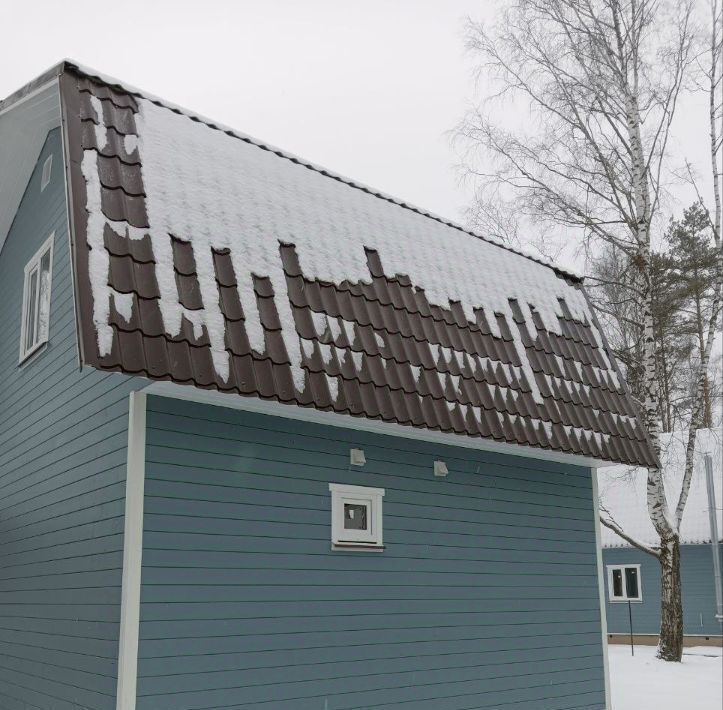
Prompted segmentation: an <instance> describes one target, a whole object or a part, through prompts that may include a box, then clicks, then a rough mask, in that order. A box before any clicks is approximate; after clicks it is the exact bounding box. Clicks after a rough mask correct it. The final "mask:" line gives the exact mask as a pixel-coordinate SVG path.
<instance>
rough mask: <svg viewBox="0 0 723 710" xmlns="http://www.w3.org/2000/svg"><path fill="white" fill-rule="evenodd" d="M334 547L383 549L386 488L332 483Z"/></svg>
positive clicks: (332, 540)
mask: <svg viewBox="0 0 723 710" xmlns="http://www.w3.org/2000/svg"><path fill="white" fill-rule="evenodd" d="M329 490H330V491H331V544H332V548H333V549H335V550H338V549H347V550H350V549H352V550H383V549H384V542H383V539H382V499H383V498H384V489H383V488H367V487H366V486H348V485H343V484H339V483H330V484H329Z"/></svg>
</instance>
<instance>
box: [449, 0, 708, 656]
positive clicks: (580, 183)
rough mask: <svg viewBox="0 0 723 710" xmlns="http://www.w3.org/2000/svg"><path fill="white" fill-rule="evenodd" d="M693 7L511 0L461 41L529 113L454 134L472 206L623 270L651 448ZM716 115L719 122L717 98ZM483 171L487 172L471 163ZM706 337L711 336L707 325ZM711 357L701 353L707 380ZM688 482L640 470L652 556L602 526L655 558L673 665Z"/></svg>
mask: <svg viewBox="0 0 723 710" xmlns="http://www.w3.org/2000/svg"><path fill="white" fill-rule="evenodd" d="M691 12H692V7H691V3H690V2H688V1H687V0H684V1H683V2H675V1H673V0H671V1H670V2H666V1H665V0H516V1H514V2H513V3H512V4H511V5H510V6H509V7H508V8H507V9H506V10H505V11H504V13H503V16H502V17H501V18H500V21H499V23H498V25H497V26H496V27H495V28H494V29H493V30H491V31H488V30H487V29H486V28H485V27H484V26H482V25H480V24H477V23H474V22H470V24H469V27H468V44H469V48H470V50H472V52H474V53H475V54H476V55H477V56H478V57H479V60H480V65H479V68H480V72H484V73H486V74H488V75H494V76H495V77H496V78H497V80H498V81H499V83H500V90H499V92H498V93H497V94H496V95H495V97H494V98H495V99H505V98H508V99H509V100H510V101H513V102H515V105H516V106H517V107H519V106H520V105H521V106H523V107H526V108H527V107H528V108H529V122H528V126H529V127H528V128H526V127H522V128H517V129H516V128H514V127H513V128H508V127H504V126H502V125H500V123H499V122H496V121H495V120H494V113H493V112H492V113H490V109H491V107H490V105H489V103H483V104H482V105H481V106H480V107H478V108H477V109H475V110H473V111H471V112H470V113H469V114H468V115H467V117H466V118H465V120H464V121H463V122H462V124H461V125H460V127H459V131H458V134H459V136H460V138H461V139H462V141H463V143H464V145H465V146H466V147H467V151H468V152H467V154H466V162H467V164H468V166H469V173H470V175H471V176H472V178H473V179H474V180H475V184H476V187H477V201H478V202H479V203H480V204H483V205H484V204H485V203H486V202H488V201H490V200H491V199H492V197H493V196H498V195H499V194H501V193H504V192H506V193H507V194H509V195H510V201H511V202H512V201H513V202H514V210H515V212H516V213H517V214H521V215H526V216H528V217H530V218H532V219H534V220H536V221H541V222H543V223H547V224H554V225H557V226H558V227H560V226H562V227H568V228H573V229H577V230H579V231H580V232H581V233H583V234H584V235H585V238H586V239H588V240H592V241H597V242H600V243H602V244H605V245H607V246H608V247H610V248H613V249H615V250H616V251H617V252H618V253H619V254H621V255H623V257H624V258H625V259H626V261H627V262H628V263H629V264H630V265H631V267H632V268H631V269H630V272H629V280H628V282H627V283H626V287H627V288H626V290H627V292H628V293H629V294H631V297H632V299H633V307H634V309H635V311H636V312H637V313H639V314H640V320H641V323H642V338H641V340H642V342H641V344H640V347H641V349H642V353H641V355H642V368H641V370H642V372H641V373H640V377H641V395H642V402H641V405H642V410H643V413H644V416H645V420H646V424H647V428H648V431H649V434H650V437H651V440H652V442H653V445H654V447H655V448H656V450H658V451H659V448H660V441H659V432H660V420H659V411H658V396H659V391H660V386H659V382H658V381H657V371H656V342H655V333H654V327H653V326H654V323H653V299H652V293H651V274H652V269H651V230H652V228H653V223H654V220H655V218H656V214H657V213H658V210H659V203H660V196H661V192H662V189H663V184H662V183H663V176H664V175H665V172H666V160H667V157H668V150H667V148H668V139H669V136H670V130H671V125H672V122H673V117H674V115H675V110H676V105H677V101H678V97H679V95H680V92H681V89H682V87H683V82H684V80H685V77H686V71H687V69H688V66H689V62H690V61H691V59H692V56H693V32H692V30H691ZM716 42H717V40H716V39H714V41H713V43H712V45H711V46H713V47H715V46H718V45H717V44H716ZM712 61H713V62H715V59H713V60H712ZM712 71H713V73H715V71H716V70H715V68H714V69H713V70H712ZM717 81H718V79H717V74H716V75H714V76H712V77H711V82H712V85H713V86H717V83H716V82H717ZM712 106H713V108H712V109H711V111H712V113H715V101H714V102H713V104H712ZM492 108H493V107H492ZM711 140H712V146H713V147H712V150H714V151H717V150H719V149H720V146H719V142H718V137H717V134H716V135H715V136H712V138H711ZM715 155H718V153H715ZM489 161H491V162H489ZM713 162H714V163H715V158H714V161H713ZM716 164H717V163H716ZM485 165H490V166H491V167H490V168H487V167H485V168H481V167H479V166H485ZM714 170H715V169H714ZM716 214H717V215H718V217H717V218H718V219H719V213H716ZM713 219H716V218H713ZM718 224H720V222H718ZM718 234H720V230H719V231H718ZM710 328H712V331H711V332H714V331H715V322H713V321H711V324H710ZM709 331H710V329H709ZM711 343H712V341H711ZM709 356H710V348H707V350H706V353H704V357H702V358H701V371H702V370H703V369H705V368H706V367H707V362H708V358H709ZM699 380H700V378H699ZM692 419H693V422H692V423H694V422H697V421H698V420H699V414H696V412H695V411H694V416H693V417H692ZM691 429H693V427H691ZM689 483H690V480H689V477H688V480H687V483H686V485H684V487H683V490H682V491H681V496H680V499H679V501H678V505H677V506H676V508H675V510H671V509H670V508H669V506H668V502H667V499H666V495H665V489H664V484H663V476H662V472H661V471H660V469H659V468H651V469H649V470H648V480H647V503H648V513H649V515H650V519H651V521H652V523H653V525H654V527H655V529H656V531H657V533H658V535H659V538H660V544H659V546H657V547H654V548H653V547H649V546H646V545H643V544H641V543H639V542H637V541H635V540H633V539H632V538H631V537H630V536H628V535H627V534H626V533H625V531H623V530H622V529H620V527H619V526H617V525H616V524H615V523H614V521H612V520H609V519H607V518H604V520H603V522H605V524H606V525H608V527H611V528H612V529H613V530H615V531H616V532H617V533H618V534H619V535H621V536H622V537H624V538H625V539H626V540H627V541H628V542H630V544H633V545H635V546H636V547H639V548H640V549H643V550H644V551H645V552H648V553H649V554H652V555H654V556H655V557H656V558H657V559H658V560H659V562H660V567H661V602H662V605H661V606H662V614H661V629H660V641H659V646H658V656H659V658H662V659H665V660H673V661H679V660H680V659H681V655H682V639H683V633H682V632H683V628H682V618H683V616H682V601H681V587H680V544H679V532H678V531H679V528H680V520H681V518H682V513H683V510H684V508H685V502H686V500H687V487H686V486H689Z"/></svg>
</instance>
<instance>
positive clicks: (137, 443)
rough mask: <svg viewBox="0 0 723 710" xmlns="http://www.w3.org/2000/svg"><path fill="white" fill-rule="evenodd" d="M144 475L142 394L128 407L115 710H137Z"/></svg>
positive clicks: (143, 409) (144, 415)
mask: <svg viewBox="0 0 723 710" xmlns="http://www.w3.org/2000/svg"><path fill="white" fill-rule="evenodd" d="M145 473H146V395H145V393H143V392H131V394H130V396H129V404H128V468H127V472H126V499H125V525H124V531H123V588H122V591H121V617H120V639H119V643H118V688H117V695H116V710H135V707H136V682H137V676H138V627H139V623H140V607H141V561H142V554H143V489H144V482H145Z"/></svg>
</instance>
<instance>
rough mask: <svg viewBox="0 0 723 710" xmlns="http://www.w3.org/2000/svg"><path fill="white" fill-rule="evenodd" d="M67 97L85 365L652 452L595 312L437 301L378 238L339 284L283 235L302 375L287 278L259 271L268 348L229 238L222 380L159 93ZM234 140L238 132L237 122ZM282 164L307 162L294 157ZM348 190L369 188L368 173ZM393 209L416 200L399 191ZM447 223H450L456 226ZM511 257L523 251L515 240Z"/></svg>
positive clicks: (475, 431) (101, 91)
mask: <svg viewBox="0 0 723 710" xmlns="http://www.w3.org/2000/svg"><path fill="white" fill-rule="evenodd" d="M61 93H62V97H63V103H64V116H65V121H66V127H67V136H68V154H69V158H70V181H71V194H72V196H73V204H72V223H73V244H74V263H75V269H76V284H77V298H78V305H79V309H78V310H79V336H80V339H81V352H82V359H83V362H84V364H88V365H92V366H94V367H97V368H99V369H104V370H116V371H122V372H125V373H130V374H138V375H143V376H145V377H148V378H151V379H160V380H171V381H174V382H178V383H186V384H189V385H194V386H197V387H203V388H212V389H218V390H221V391H230V392H236V393H238V394H239V395H244V396H253V397H260V398H264V399H273V400H278V401H281V402H286V403H289V404H295V405H298V406H312V407H316V408H317V409H322V410H328V411H334V412H338V413H339V414H342V415H352V416H361V417H368V418H371V419H379V420H383V421H388V422H396V423H398V424H403V425H408V426H415V427H424V428H428V429H433V430H439V431H444V432H454V433H457V434H460V435H467V436H472V437H481V438H485V439H492V440H495V441H499V442H507V443H512V444H519V445H523V446H530V447H538V448H541V449H547V450H551V451H558V452H563V453H570V454H577V455H582V456H589V457H594V458H598V459H602V460H606V461H617V462H622V463H628V464H639V465H648V464H652V463H654V455H653V453H652V451H651V448H650V445H649V442H648V440H647V438H646V435H645V433H644V429H643V426H642V424H641V420H640V418H639V415H638V413H637V411H636V408H635V406H634V405H633V403H632V401H631V400H630V397H629V396H628V394H627V391H626V389H625V386H624V384H623V383H622V382H621V380H620V378H619V376H618V373H617V372H616V371H615V370H613V369H612V368H613V367H614V363H613V360H612V355H611V353H610V352H609V351H607V352H603V350H605V349H606V346H605V344H604V339H601V336H600V333H599V327H598V325H597V323H596V322H595V321H594V317H593V316H592V314H590V317H589V318H584V319H580V318H577V319H576V318H575V317H573V314H572V313H571V311H570V309H569V308H568V305H567V303H566V301H565V299H564V298H563V299H561V300H560V303H559V310H558V314H557V319H558V324H557V328H556V331H557V332H553V331H551V330H548V328H546V327H545V323H544V321H543V319H542V318H541V317H540V315H539V314H536V313H535V304H521V303H518V302H516V301H511V302H510V313H511V316H510V317H505V315H504V314H500V313H491V312H489V311H487V312H485V311H484V304H476V306H478V307H476V310H475V319H474V321H472V320H470V319H468V318H467V316H466V315H465V311H464V308H463V306H462V304H460V303H459V302H453V301H451V302H450V303H449V305H448V307H445V306H443V305H440V304H439V303H431V302H430V301H429V300H428V298H427V296H426V294H425V291H424V290H423V289H421V288H418V287H416V286H415V284H413V283H412V282H411V280H410V278H409V276H407V275H405V274H396V273H395V274H389V273H387V272H386V271H385V269H384V254H383V253H379V252H378V251H376V250H373V249H367V251H366V254H367V263H368V269H369V274H368V278H365V279H364V280H362V281H352V280H349V279H345V278H344V275H343V274H341V275H340V280H339V281H338V282H335V283H331V282H328V281H323V280H321V279H319V278H317V277H315V276H314V275H313V274H310V273H305V272H304V270H303V269H302V267H301V262H300V259H299V254H298V253H297V247H296V246H295V244H294V243H292V242H290V241H288V240H285V241H283V242H282V243H281V244H280V246H279V259H280V263H281V266H282V268H283V274H284V275H285V279H286V287H287V294H288V300H289V306H290V310H291V313H292V315H293V324H294V326H295V330H296V333H295V336H294V337H298V338H299V339H300V343H301V367H302V368H303V376H304V382H303V386H299V384H298V380H297V381H295V378H294V375H293V372H292V362H291V359H290V356H289V352H288V349H287V343H288V340H285V337H288V333H284V325H283V323H282V319H281V318H280V313H279V308H278V306H279V304H278V298H279V296H278V295H277V294H275V293H274V288H273V283H272V280H271V279H270V278H268V276H267V275H266V274H261V273H258V274H254V277H253V284H252V288H253V297H254V299H255V304H254V305H255V309H256V310H257V312H258V320H259V322H260V324H261V327H262V328H263V342H264V344H265V347H264V348H263V349H261V350H259V349H255V348H253V347H252V345H251V342H250V339H249V332H248V328H247V318H248V314H247V313H246V312H245V308H246V309H247V308H248V307H249V303H248V301H247V302H246V306H245V305H244V297H243V296H242V292H241V289H240V287H239V277H238V275H237V273H236V271H235V269H234V262H233V259H232V254H231V251H230V250H229V249H228V248H215V247H214V248H213V249H212V250H211V251H212V253H211V254H210V255H209V258H208V259H207V262H206V266H205V267H204V268H207V269H209V268H210V269H212V273H213V275H214V276H215V288H214V293H213V294H212V297H213V298H214V299H217V302H218V309H219V312H220V316H221V318H222V319H223V328H224V342H225V353H226V356H227V362H228V372H227V374H226V376H222V374H219V371H218V367H217V364H216V363H215V361H214V355H213V353H212V344H211V338H210V334H209V331H208V327H207V324H206V322H205V321H204V320H203V318H200V319H198V320H196V319H195V316H194V313H197V314H200V315H202V314H203V311H204V306H205V300H204V292H203V287H202V278H201V272H200V270H199V269H200V268H201V267H200V265H199V263H198V254H195V253H194V247H193V245H192V243H191V242H190V241H188V240H186V239H183V238H181V236H180V235H174V234H168V235H167V236H168V239H169V242H170V252H169V253H170V254H171V255H172V259H171V261H172V263H170V264H166V265H163V264H159V263H157V255H156V254H155V253H154V247H153V242H152V239H151V238H150V236H149V232H150V229H149V227H150V225H149V219H148V210H147V205H146V200H147V194H146V186H145V183H144V166H143V165H142V158H141V152H142V151H139V148H138V137H139V134H142V131H143V127H142V121H139V120H138V114H139V102H141V101H145V100H146V99H144V98H143V97H141V96H140V95H138V94H134V93H132V92H130V91H126V90H123V89H121V88H120V87H117V86H109V85H108V84H106V83H103V81H101V80H99V79H97V78H92V77H89V76H86V75H84V74H83V73H82V72H81V71H78V70H75V69H73V68H70V67H66V70H65V73H64V74H63V75H62V77H61ZM168 110H169V111H171V110H174V109H171V108H169V109H168ZM175 111H176V113H178V110H175ZM187 120H189V121H192V120H197V119H193V118H191V117H189V118H188V119H187ZM228 140H229V141H235V140H239V138H237V137H235V136H231V135H229V136H228ZM254 149H255V150H262V149H263V147H262V146H259V147H257V148H254ZM87 155H91V156H92V157H93V160H94V161H95V162H94V164H95V165H96V166H97V179H98V183H99V189H100V198H99V201H100V211H101V212H102V225H101V226H100V227H96V226H95V224H94V223H92V219H91V215H92V213H93V209H94V208H93V206H92V205H91V200H92V195H91V190H92V186H91V184H90V183H89V182H88V179H89V178H88V175H87V174H84V172H83V170H84V168H83V160H84V156H87ZM275 159H278V160H292V161H294V162H297V164H298V161H297V160H296V159H293V158H289V157H288V156H284V155H281V154H279V157H278V158H275ZM306 167H309V168H310V169H311V170H317V169H316V168H313V167H312V166H306ZM317 172H318V170H317ZM93 179H95V178H94V177H93ZM327 179H329V180H331V179H336V180H340V178H333V177H329V178H327ZM193 188H194V186H193V185H186V186H185V189H190V190H192V189H193ZM343 189H345V190H357V189H364V190H365V191H366V192H369V190H368V189H367V188H359V187H358V186H354V185H353V184H347V185H344V187H343ZM382 199H383V200H385V201H386V202H389V201H390V200H389V199H388V198H385V197H384V198H382ZM382 199H380V202H382ZM328 209H330V210H333V209H335V206H334V205H333V204H330V205H328ZM393 209H398V210H404V209H410V208H408V207H407V206H405V205H403V204H395V205H394V206H393ZM418 214H419V213H418ZM283 216H284V206H283V205H278V219H283ZM421 218H422V219H427V218H428V219H432V218H431V217H421ZM439 227H440V229H448V228H449V226H444V225H443V224H442V222H441V221H439ZM454 228H455V229H457V230H458V229H459V228H458V227H454ZM94 229H100V230H101V232H102V233H100V234H94V233H93V230H94ZM269 229H271V230H273V225H269ZM269 238H273V234H271V235H270V236H269ZM473 238H474V237H473V236H470V237H469V239H470V240H472V239H473ZM94 250H96V251H95V253H93V252H94ZM410 258H417V257H415V256H410ZM510 258H511V259H521V258H523V257H521V256H519V255H517V254H513V253H512V252H510ZM98 259H100V260H101V261H102V262H103V263H105V260H107V284H106V286H107V288H108V289H109V294H111V296H109V298H108V313H107V316H103V310H102V308H101V309H98V303H96V302H95V301H94V295H93V288H92V274H91V271H92V269H93V268H95V267H94V266H93V264H94V262H95V260H98ZM160 269H172V274H173V282H175V288H176V291H177V301H178V304H180V306H181V307H182V309H183V310H182V314H183V315H182V316H181V322H180V326H179V327H178V329H177V330H176V331H175V332H171V331H170V330H169V328H168V327H167V325H166V323H165V321H164V313H163V308H162V303H161V288H160V286H159V279H161V278H165V273H161V271H160ZM481 278H486V279H494V278H495V274H485V275H483V276H481ZM558 278H559V279H563V280H564V281H565V284H564V285H565V288H566V289H568V293H570V294H574V293H576V292H577V291H579V290H580V289H582V285H581V283H580V282H579V281H578V280H576V279H574V278H572V277H571V276H569V275H567V274H564V273H561V272H558ZM500 288H504V284H500ZM576 295H579V294H576ZM208 297H209V296H208V293H207V294H206V300H207V299H208ZM247 297H248V296H247ZM525 309H529V311H530V317H529V319H526V318H525V315H524V313H525ZM103 318H105V320H103ZM490 318H492V319H493V323H494V328H493V327H491V324H490ZM99 319H100V320H99ZM531 325H533V326H534V327H530V326H531ZM106 327H109V328H110V330H109V331H108V334H109V335H110V340H109V345H108V347H107V348H106V350H107V351H106V352H101V350H102V349H101V348H100V345H99V343H100V338H101V334H100V331H101V330H102V329H104V328H106ZM513 331H514V333H518V334H519V335H518V339H519V342H520V343H521V346H520V347H517V346H516V345H515V336H514V334H513ZM523 361H524V362H523ZM611 363H612V364H611ZM526 373H527V374H526ZM529 377H533V378H534V380H535V381H534V382H533V383H531V382H529V381H528V378H529Z"/></svg>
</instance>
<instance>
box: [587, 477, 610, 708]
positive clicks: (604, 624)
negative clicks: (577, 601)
mask: <svg viewBox="0 0 723 710" xmlns="http://www.w3.org/2000/svg"><path fill="white" fill-rule="evenodd" d="M590 473H591V477H592V505H593V523H594V525H595V551H596V553H597V584H598V595H599V597H600V628H601V631H602V654H603V673H604V675H605V710H612V705H611V704H610V703H611V700H610V666H609V663H608V620H607V608H606V606H605V603H606V600H605V576H604V566H603V554H602V545H601V532H600V492H599V491H598V482H597V470H596V469H594V468H593V469H590Z"/></svg>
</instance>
